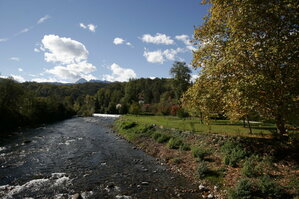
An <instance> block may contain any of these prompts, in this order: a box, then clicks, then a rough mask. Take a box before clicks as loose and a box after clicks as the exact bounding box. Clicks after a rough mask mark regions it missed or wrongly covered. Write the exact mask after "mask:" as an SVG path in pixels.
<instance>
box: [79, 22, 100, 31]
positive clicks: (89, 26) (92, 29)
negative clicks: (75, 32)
mask: <svg viewBox="0 0 299 199" xmlns="http://www.w3.org/2000/svg"><path fill="white" fill-rule="evenodd" d="M79 25H80V27H81V28H83V29H88V30H89V31H91V32H95V31H96V28H97V26H96V25H94V24H88V25H85V24H84V23H80V24H79Z"/></svg>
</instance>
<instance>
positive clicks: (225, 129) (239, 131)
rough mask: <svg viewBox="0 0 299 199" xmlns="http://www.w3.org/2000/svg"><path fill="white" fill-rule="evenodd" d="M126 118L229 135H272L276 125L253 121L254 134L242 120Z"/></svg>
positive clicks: (168, 126) (130, 116) (165, 126)
mask: <svg viewBox="0 0 299 199" xmlns="http://www.w3.org/2000/svg"><path fill="white" fill-rule="evenodd" d="M124 117H125V118H127V119H129V120H132V121H136V122H140V123H143V124H150V125H151V124H156V125H158V126H162V127H163V128H175V129H178V130H182V131H193V132H195V133H216V134H223V135H229V136H246V137H263V136H267V135H268V136H269V135H271V134H272V133H271V132H273V131H275V129H276V128H275V125H274V124H269V123H252V124H251V126H252V131H253V134H252V135H250V134H249V129H248V128H246V127H243V124H242V122H231V121H228V120H213V121H210V124H202V123H201V122H200V120H199V119H197V118H187V119H182V118H178V117H172V116H135V115H126V116H124Z"/></svg>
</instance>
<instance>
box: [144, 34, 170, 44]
mask: <svg viewBox="0 0 299 199" xmlns="http://www.w3.org/2000/svg"><path fill="white" fill-rule="evenodd" d="M141 40H142V41H143V42H145V43H153V44H165V45H170V44H174V41H173V40H172V39H171V38H170V36H167V35H165V34H161V33H157V34H156V35H154V36H152V35H150V34H144V35H143V36H142V37H141Z"/></svg>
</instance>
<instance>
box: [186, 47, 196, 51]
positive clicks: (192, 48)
mask: <svg viewBox="0 0 299 199" xmlns="http://www.w3.org/2000/svg"><path fill="white" fill-rule="evenodd" d="M186 48H187V49H188V50H190V51H195V50H197V49H196V48H195V47H194V46H186Z"/></svg>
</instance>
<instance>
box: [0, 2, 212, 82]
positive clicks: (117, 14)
mask: <svg viewBox="0 0 299 199" xmlns="http://www.w3.org/2000/svg"><path fill="white" fill-rule="evenodd" d="M207 13H208V6H207V5H201V4H200V0H0V27H1V29H0V76H1V77H13V78H14V79H15V80H17V81H19V82H24V81H36V82H68V83H73V82H76V81H77V80H78V79H80V78H85V79H86V80H91V79H97V80H107V81H121V82H123V81H128V80H129V79H130V78H142V77H144V78H156V77H158V78H162V77H165V78H168V77H170V74H169V71H170V68H171V67H172V64H173V63H174V61H184V62H186V63H187V64H188V65H190V67H191V61H192V50H195V49H196V46H193V45H192V43H191V42H190V40H192V37H193V36H192V35H193V32H194V27H195V26H198V25H201V24H202V22H203V17H204V16H205V15H206V14H207ZM196 73H197V72H196V71H193V75H196Z"/></svg>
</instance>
